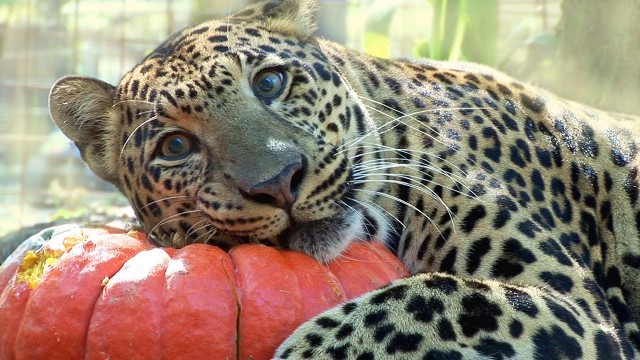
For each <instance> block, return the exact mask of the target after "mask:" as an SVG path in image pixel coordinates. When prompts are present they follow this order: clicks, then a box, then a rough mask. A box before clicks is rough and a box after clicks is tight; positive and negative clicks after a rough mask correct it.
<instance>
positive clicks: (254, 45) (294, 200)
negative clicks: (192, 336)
mask: <svg viewBox="0 0 640 360" xmlns="http://www.w3.org/2000/svg"><path fill="white" fill-rule="evenodd" d="M314 7H315V1H310V0H306V1H299V0H280V1H273V0H272V1H252V2H250V4H249V5H248V6H247V7H246V8H245V9H243V10H242V11H240V12H239V13H237V14H235V15H232V16H230V17H228V18H225V19H222V20H217V21H210V22H205V23H202V24H199V25H195V26H193V27H189V28H187V29H185V30H183V31H181V32H179V33H177V34H175V35H173V36H172V37H171V38H169V39H168V40H167V41H165V42H164V43H163V44H161V45H160V46H159V47H158V48H157V49H155V50H154V51H153V52H152V53H150V54H149V55H148V56H147V57H146V58H145V59H144V60H143V61H142V62H141V63H140V64H138V65H137V66H135V67H134V68H133V69H132V70H131V71H130V72H129V73H127V74H126V75H125V76H124V77H123V78H122V80H121V81H120V83H119V84H118V85H117V86H115V87H114V86H112V85H110V84H107V83H105V82H102V81H100V80H97V79H93V78H87V77H78V76H71V77H65V78H62V79H60V80H59V81H58V82H57V83H56V84H55V85H54V86H53V88H52V90H51V94H50V112H51V116H52V118H53V120H54V121H55V123H56V124H57V125H58V126H59V127H60V129H62V131H63V132H64V133H65V134H66V135H67V136H68V137H69V138H70V139H71V140H73V141H74V143H75V144H76V145H77V147H78V148H79V149H80V151H81V154H82V156H83V158H84V160H85V161H86V163H87V164H88V165H89V167H90V168H91V169H92V170H93V172H95V173H96V174H97V175H99V176H100V177H102V178H103V179H106V180H108V181H110V182H111V183H113V184H115V185H116V186H117V187H118V188H119V189H120V190H121V191H122V192H123V193H124V194H125V195H126V196H127V198H128V199H129V201H130V203H131V205H132V206H133V208H134V210H135V212H136V214H137V216H138V217H139V219H140V221H141V222H142V223H143V224H144V226H145V228H146V230H147V231H148V232H149V234H150V235H151V237H152V238H153V239H155V240H156V241H157V242H158V243H160V244H162V245H170V246H176V247H179V246H182V245H184V244H187V243H193V242H206V243H213V244H216V245H221V246H232V245H234V244H236V243H238V242H246V241H258V242H263V243H267V244H271V245H276V246H283V247H289V248H292V249H295V250H300V251H303V252H306V253H308V254H310V255H312V256H314V257H316V258H318V259H320V260H324V261H327V260H330V259H332V258H334V257H335V256H337V255H338V254H339V253H340V252H341V251H342V250H343V249H344V248H345V247H346V245H347V244H348V243H349V242H350V241H353V240H356V239H366V238H367V237H377V238H384V237H385V234H387V233H388V232H389V230H390V229H389V226H388V221H387V220H385V219H384V218H383V215H382V214H383V211H382V210H380V209H379V208H376V205H373V204H372V202H371V198H372V196H374V194H375V193H377V192H379V191H380V184H381V182H370V181H362V179H360V178H359V174H360V172H359V168H360V167H361V166H362V164H363V163H366V162H368V161H372V159H375V157H376V156H377V155H376V152H374V151H369V150H368V149H369V148H368V147H367V145H366V144H368V143H369V144H370V143H375V142H379V138H378V135H377V133H376V129H375V126H374V125H373V123H372V122H371V119H370V117H369V115H368V114H367V111H366V109H365V107H364V106H363V105H362V103H361V102H360V100H359V99H358V97H357V96H356V95H355V93H354V91H353V90H352V89H351V88H350V86H349V83H348V82H347V81H346V80H345V77H343V75H342V74H341V72H340V69H339V68H338V67H337V66H336V65H335V64H334V63H333V61H332V60H331V59H330V58H329V57H328V56H327V55H326V54H325V53H323V51H322V50H321V48H320V46H319V43H318V40H317V39H316V38H315V37H314V36H313V32H314V29H315V25H314V23H313V20H312V19H311V15H312V12H313V8H314ZM334 60H335V59H334ZM363 139H364V140H366V141H363Z"/></svg>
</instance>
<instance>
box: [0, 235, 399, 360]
mask: <svg viewBox="0 0 640 360" xmlns="http://www.w3.org/2000/svg"><path fill="white" fill-rule="evenodd" d="M52 234H53V235H51V236H52V238H51V239H44V240H42V239H40V240H38V241H39V242H38V241H35V240H34V241H35V242H33V244H38V245H42V244H44V247H45V248H47V249H51V250H55V249H64V248H65V246H66V247H69V246H70V245H68V244H67V243H68V241H67V240H68V239H69V238H73V237H74V236H76V237H77V236H79V237H86V239H84V240H82V241H80V242H79V243H78V244H76V245H75V246H73V247H71V249H70V250H68V249H67V250H68V252H65V253H64V254H63V255H62V256H60V258H59V259H58V260H57V262H56V261H50V262H48V263H51V264H52V265H51V266H50V268H49V269H48V271H46V272H45V273H44V275H43V276H42V278H41V279H40V280H39V282H38V281H35V282H34V283H33V285H32V286H33V288H32V287H30V286H29V284H28V283H27V282H26V281H24V280H22V278H21V277H20V276H19V274H20V272H21V271H25V269H24V267H25V265H20V260H19V258H24V256H25V254H26V253H27V252H28V251H29V248H23V249H20V250H19V251H20V253H19V254H18V253H14V254H13V255H12V257H11V258H10V259H11V261H8V262H6V263H5V264H3V265H2V267H1V268H0V281H3V283H0V285H2V287H0V291H1V292H0V324H2V325H1V326H0V358H2V359H23V358H46V359H53V360H56V359H80V358H85V359H116V358H118V359H119V358H136V357H140V356H141V355H143V356H144V358H164V359H178V358H189V359H211V358H229V359H233V358H253V359H265V358H270V357H271V356H272V355H273V352H274V351H275V348H276V347H277V346H278V345H279V344H280V343H281V342H282V341H283V340H284V339H285V338H286V336H287V335H289V334H290V333H291V332H292V331H293V330H294V329H295V328H296V327H297V326H298V325H299V324H300V323H302V322H303V321H305V320H308V319H310V318H311V317H313V316H315V315H317V314H318V313H320V312H321V311H323V310H326V309H328V308H330V307H332V306H334V305H337V304H340V303H342V302H344V301H346V300H347V299H350V298H353V297H354V296H356V295H359V294H361V293H363V292H366V291H370V290H372V289H374V288H377V287H379V286H382V285H384V284H386V283H387V282H389V281H391V280H393V279H396V278H399V277H402V276H406V275H408V273H407V271H406V269H405V268H404V267H403V266H402V264H401V263H400V261H399V260H398V259H397V258H395V256H393V255H391V254H390V253H389V252H388V251H387V250H386V249H384V246H382V245H381V244H371V243H358V244H353V245H352V246H351V247H350V248H349V249H348V250H347V253H346V254H345V256H344V257H340V258H339V259H338V260H337V261H335V262H333V263H331V264H329V265H323V264H320V263H318V262H316V261H315V260H313V259H311V258H310V257H308V256H306V255H304V254H301V253H297V252H293V251H279V250H276V249H274V248H270V247H266V246H262V245H240V246H237V247H235V248H233V249H232V250H231V251H230V252H229V253H227V252H224V251H223V250H221V249H219V248H217V247H214V246H210V245H203V244H193V245H189V246H186V247H184V248H182V249H179V250H176V249H168V248H159V247H155V246H153V245H151V244H150V243H149V242H148V241H147V239H146V236H145V235H144V234H142V233H136V232H132V233H129V234H124V233H123V232H122V231H120V230H117V229H104V228H98V229H82V228H77V227H76V228H72V229H70V230H69V229H67V230H64V231H58V232H55V231H54V232H53V233H52ZM33 244H32V245H31V248H33V246H34V245H33ZM16 259H18V260H16Z"/></svg>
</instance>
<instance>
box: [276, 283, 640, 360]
mask: <svg viewBox="0 0 640 360" xmlns="http://www.w3.org/2000/svg"><path fill="white" fill-rule="evenodd" d="M618 334H619V331H618V329H616V328H615V327H614V325H612V324H607V323H599V322H597V321H596V320H595V319H593V318H592V317H591V316H589V314H587V313H586V312H585V311H584V310H583V309H582V308H581V307H580V306H578V305H577V304H576V303H574V302H573V301H571V300H570V299H569V298H567V297H565V296H563V295H561V294H559V293H557V292H555V291H552V290H549V289H540V288H537V287H524V286H516V285H512V284H506V283H501V282H498V281H493V280H490V281H479V280H474V279H467V278H460V277H455V276H450V275H444V274H436V273H432V274H421V275H416V276H413V277H410V278H406V279H401V280H398V281H396V282H394V283H392V284H390V285H388V286H386V287H384V288H382V289H379V290H376V291H374V292H371V293H368V294H366V295H364V296H362V297H360V298H358V299H356V300H354V301H351V302H348V303H346V304H344V305H342V306H339V307H336V308H333V309H331V310H329V311H327V312H325V313H323V314H321V315H319V316H317V317H316V318H314V319H312V320H310V321H309V322H307V323H305V324H303V325H302V326H300V327H299V328H298V329H297V330H296V331H295V332H294V333H293V334H292V335H291V336H290V337H289V338H288V339H287V340H286V341H285V342H284V343H283V344H282V345H281V347H280V348H279V350H278V351H277V353H276V355H275V358H277V359H388V358H393V359H447V360H453V359H545V360H551V359H632V358H634V356H635V355H636V354H635V350H634V349H633V347H632V346H631V345H630V344H629V343H628V341H627V340H626V339H625V338H623V337H620V336H619V335H618Z"/></svg>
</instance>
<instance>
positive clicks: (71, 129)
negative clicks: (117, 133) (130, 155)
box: [49, 76, 119, 187]
mask: <svg viewBox="0 0 640 360" xmlns="http://www.w3.org/2000/svg"><path fill="white" fill-rule="evenodd" d="M114 93H115V87H113V86H112V85H110V84H107V83H106V82H104V81H101V80H98V79H93V78H89V77H82V76H67V77H63V78H61V79H59V80H58V81H57V82H56V83H55V84H54V85H53V87H52V88H51V92H50V93H49V114H50V115H51V118H52V119H53V121H54V122H55V123H56V125H57V126H58V127H59V128H60V130H62V132H63V133H64V134H65V135H66V136H67V137H68V138H69V139H71V140H72V141H73V142H74V143H75V145H76V146H77V147H78V149H79V150H80V154H81V155H82V159H83V160H84V161H85V162H86V163H87V165H89V168H91V170H92V171H93V172H94V173H95V174H96V175H98V176H100V177H101V178H103V179H104V180H106V181H109V182H111V183H113V184H114V185H116V186H117V187H119V186H118V185H119V184H118V181H119V180H118V177H117V176H116V173H115V171H114V170H115V169H113V166H110V164H111V161H109V159H108V158H107V157H108V156H107V154H108V153H109V151H108V150H109V147H110V146H111V144H112V142H113V135H112V131H110V130H109V129H110V128H112V127H113V126H114V124H113V123H111V118H112V117H113V116H115V114H114V109H113V101H114Z"/></svg>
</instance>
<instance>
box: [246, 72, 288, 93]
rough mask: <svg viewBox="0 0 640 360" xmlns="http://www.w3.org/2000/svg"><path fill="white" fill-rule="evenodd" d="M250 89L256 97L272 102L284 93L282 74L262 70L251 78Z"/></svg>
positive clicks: (283, 77)
mask: <svg viewBox="0 0 640 360" xmlns="http://www.w3.org/2000/svg"><path fill="white" fill-rule="evenodd" d="M252 87H253V92H254V93H255V94H256V96H257V97H259V98H261V99H264V100H273V99H275V98H277V97H278V96H280V95H281V94H282V92H283V91H284V88H285V76H284V73H283V72H282V71H280V70H274V69H267V70H263V71H261V72H259V73H258V74H257V75H256V76H255V77H254V78H253V84H252Z"/></svg>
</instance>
